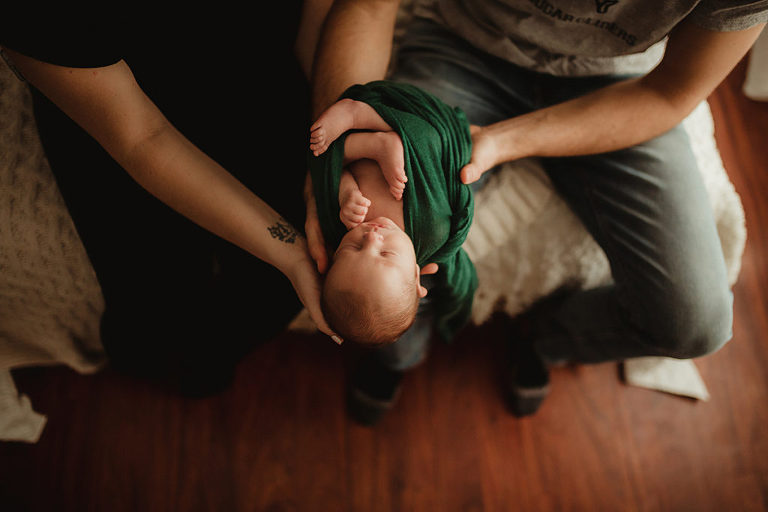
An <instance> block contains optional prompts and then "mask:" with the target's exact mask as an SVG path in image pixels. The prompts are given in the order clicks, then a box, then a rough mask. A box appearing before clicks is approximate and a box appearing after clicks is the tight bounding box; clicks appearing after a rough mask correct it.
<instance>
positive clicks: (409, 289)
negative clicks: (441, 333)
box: [322, 217, 426, 345]
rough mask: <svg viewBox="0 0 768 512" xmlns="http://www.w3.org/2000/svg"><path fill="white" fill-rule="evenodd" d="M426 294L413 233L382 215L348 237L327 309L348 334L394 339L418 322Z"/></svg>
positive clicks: (334, 269) (366, 340)
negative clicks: (420, 299)
mask: <svg viewBox="0 0 768 512" xmlns="http://www.w3.org/2000/svg"><path fill="white" fill-rule="evenodd" d="M425 294H426V290H424V288H423V287H421V286H420V283H419V267H418V265H417V263H416V255H415V253H414V249H413V243H412V242H411V239H410V237H408V235H407V234H406V233H405V232H404V231H403V230H402V229H400V228H399V227H398V226H397V225H396V224H395V223H394V222H392V221H391V220H389V219H387V218H385V217H382V218H379V219H375V220H374V221H371V222H365V223H363V224H360V225H359V226H357V227H355V228H354V229H351V230H350V231H348V232H347V234H346V235H345V236H344V238H342V240H341V243H340V244H339V246H338V248H337V249H336V252H335V253H334V255H333V261H332V264H331V267H330V268H329V269H328V272H327V273H326V278H325V282H324V284H323V291H322V307H323V315H324V316H325V318H326V320H327V321H328V323H329V325H330V326H331V328H332V329H333V330H334V332H336V333H338V334H339V335H340V336H341V337H342V338H343V339H344V340H352V341H356V342H358V343H362V344H367V345H371V344H373V345H383V344H388V343H393V342H394V341H396V340H397V339H398V338H399V337H400V336H401V335H402V334H403V333H404V332H405V331H406V330H407V329H408V328H409V327H410V326H411V324H412V323H413V321H414V319H415V318H416V311H417V309H418V305H419V298H420V297H422V296H424V295H425Z"/></svg>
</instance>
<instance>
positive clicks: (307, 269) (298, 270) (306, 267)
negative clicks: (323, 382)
mask: <svg viewBox="0 0 768 512" xmlns="http://www.w3.org/2000/svg"><path fill="white" fill-rule="evenodd" d="M285 275H286V276H287V277H288V279H289V280H290V281H291V284H292V285H293V289H294V290H296V294H297V295H298V296H299V300H301V303H302V304H304V307H306V308H307V311H308V312H309V316H311V317H312V320H313V321H314V322H315V325H317V328H318V329H319V330H320V332H322V333H324V334H327V335H328V336H330V337H331V339H332V340H333V341H334V342H336V343H337V344H338V345H341V344H342V342H343V341H344V340H342V339H341V338H340V337H339V336H338V335H337V334H336V333H334V332H333V331H332V330H331V328H330V326H329V325H328V323H327V322H326V321H325V317H323V311H322V309H321V308H320V290H321V283H320V274H318V272H317V270H316V269H315V265H314V263H313V261H312V259H311V258H310V257H309V254H306V255H305V257H303V258H300V259H297V260H296V261H295V262H294V263H293V264H292V265H291V266H290V267H288V268H286V270H285Z"/></svg>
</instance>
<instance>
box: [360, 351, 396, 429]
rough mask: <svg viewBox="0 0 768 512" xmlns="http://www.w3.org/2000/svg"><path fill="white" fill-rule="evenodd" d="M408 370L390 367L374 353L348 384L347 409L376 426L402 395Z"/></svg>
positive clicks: (369, 424) (363, 361)
mask: <svg viewBox="0 0 768 512" xmlns="http://www.w3.org/2000/svg"><path fill="white" fill-rule="evenodd" d="M403 375H405V374H404V372H400V371H395V370H390V369H389V368H385V367H384V366H382V365H381V364H380V363H378V362H376V361H375V360H374V359H373V358H371V357H366V358H363V360H362V361H360V364H358V366H357V367H356V368H355V370H354V372H353V373H352V376H351V378H350V381H349V383H348V385H347V412H348V413H349V415H350V417H351V418H352V419H353V420H355V421H356V422H358V423H360V424H361V425H365V426H368V427H370V426H373V425H375V424H376V423H377V422H378V421H379V420H380V419H381V417H382V416H384V414H386V413H387V411H389V410H390V409H392V407H394V405H395V403H397V399H398V398H399V397H400V389H401V387H402V380H403Z"/></svg>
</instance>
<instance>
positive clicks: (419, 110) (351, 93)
mask: <svg viewBox="0 0 768 512" xmlns="http://www.w3.org/2000/svg"><path fill="white" fill-rule="evenodd" d="M342 98H351V99H354V100H357V101H362V102H364V103H367V104H368V105H370V106H371V107H373V109H374V110H376V112H377V113H378V114H379V115H380V116H381V117H382V119H384V121H385V122H386V123H387V124H388V125H389V126H391V127H392V129H393V130H394V131H395V132H397V134H398V135H399V136H400V138H401V139H402V141H403V148H404V153H405V155H404V156H405V172H406V176H407V177H408V181H407V183H406V184H405V191H404V193H403V216H404V220H405V232H406V234H407V235H408V236H409V237H410V238H411V240H412V241H413V245H414V249H415V251H416V260H417V262H418V264H419V266H423V265H426V264H427V263H433V262H434V263H437V264H438V266H439V270H438V273H437V274H436V275H435V281H436V284H435V285H434V286H433V287H432V288H430V290H429V296H430V298H431V302H432V311H433V312H434V319H435V328H436V330H437V332H438V334H439V335H440V336H441V337H442V338H443V339H445V340H450V339H452V338H453V336H454V334H455V333H456V332H457V331H458V330H459V329H460V328H461V327H463V326H464V324H465V323H466V322H467V321H468V320H469V315H470V313H471V310H472V299H473V297H474V293H475V290H476V289H477V274H476V272H475V267H474V265H473V264H472V261H470V259H469V256H467V253H466V252H464V250H463V249H462V248H461V246H462V244H463V243H464V240H465V239H466V237H467V233H468V232H469V228H470V226H471V224H472V215H473V212H474V200H473V197H472V191H471V189H470V188H469V187H468V186H467V185H464V184H463V183H461V180H460V178H459V172H460V170H461V168H462V167H463V166H464V165H466V164H467V163H468V162H469V159H470V156H471V152H472V139H471V137H470V134H469V123H468V122H467V119H466V116H465V115H464V112H462V111H461V110H460V109H458V108H452V107H449V106H448V105H446V104H445V103H443V102H442V101H440V100H439V99H438V98H436V97H435V96H433V95H431V94H429V93H427V92H425V91H423V90H421V89H419V88H417V87H414V86H412V85H409V84H401V83H395V82H389V81H376V82H370V83H368V84H365V85H353V86H352V87H350V88H349V89H347V90H346V91H345V92H344V94H342V95H341V97H340V98H339V99H342ZM348 133H349V132H348ZM346 135H347V134H343V135H342V136H340V137H339V138H338V139H337V140H335V141H334V142H333V143H332V144H331V145H330V147H329V148H328V149H327V150H326V151H325V153H323V154H322V155H320V156H318V157H315V156H314V155H312V153H311V152H310V153H309V169H310V173H311V176H312V183H313V187H314V192H315V199H316V201H317V213H318V217H319V221H320V226H321V228H322V230H323V236H325V240H326V241H327V242H328V243H329V244H330V245H331V246H332V247H337V246H338V245H339V242H340V241H341V238H342V237H343V236H344V234H345V233H346V232H347V230H346V227H345V226H344V224H342V222H341V220H340V219H339V211H340V208H339V180H340V178H341V173H342V171H343V165H342V163H343V160H344V140H345V138H346Z"/></svg>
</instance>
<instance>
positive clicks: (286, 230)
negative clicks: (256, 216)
mask: <svg viewBox="0 0 768 512" xmlns="http://www.w3.org/2000/svg"><path fill="white" fill-rule="evenodd" d="M267 230H268V231H269V234H270V235H272V238H277V239H278V240H280V241H281V242H285V243H287V244H292V243H294V242H295V241H296V237H298V236H300V235H299V233H298V231H296V229H294V227H293V226H291V224H290V223H289V222H288V221H287V220H285V219H284V218H282V217H280V219H279V220H278V221H277V222H276V223H275V225H274V226H269V227H268V228H267Z"/></svg>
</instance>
